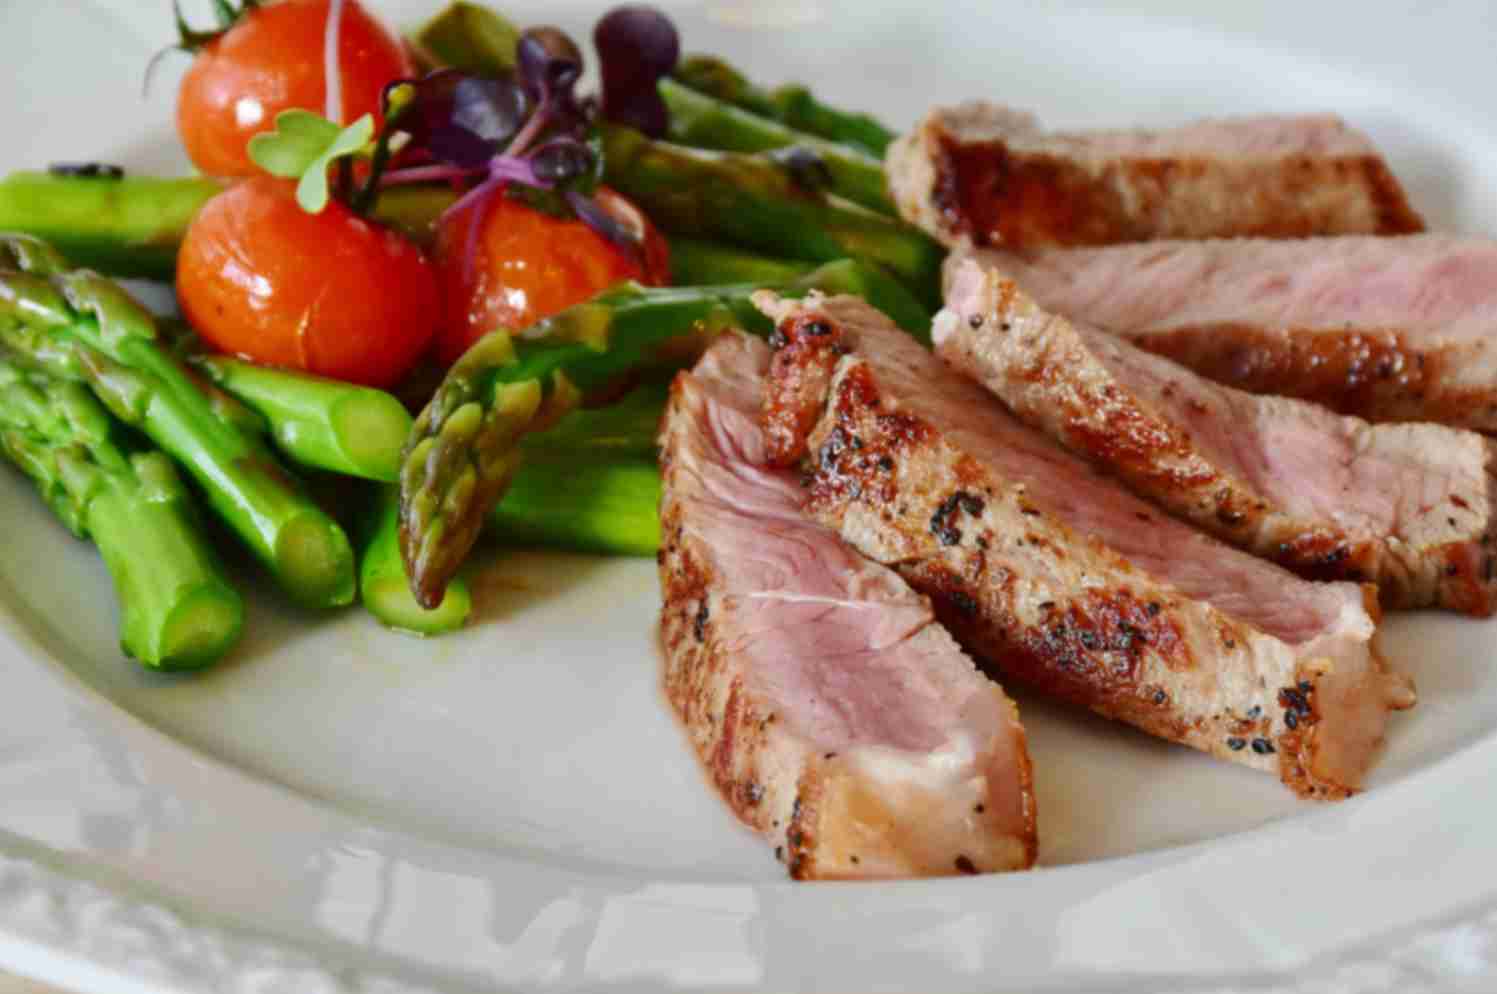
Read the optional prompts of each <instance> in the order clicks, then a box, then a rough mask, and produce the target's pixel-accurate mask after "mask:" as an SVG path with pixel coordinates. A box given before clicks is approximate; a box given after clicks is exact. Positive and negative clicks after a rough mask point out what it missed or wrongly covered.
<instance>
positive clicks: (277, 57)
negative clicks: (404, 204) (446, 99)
mask: <svg viewBox="0 0 1497 994" xmlns="http://www.w3.org/2000/svg"><path fill="white" fill-rule="evenodd" d="M328 6H329V0H285V2H283V3H273V4H268V5H266V6H263V7H256V8H254V9H252V10H250V11H248V12H247V13H245V15H244V16H243V17H242V18H241V19H240V20H239V22H238V23H237V24H235V25H234V26H233V27H232V28H230V29H229V30H228V31H226V32H225V33H224V34H223V35H222V36H221V37H219V38H217V39H216V40H214V41H212V42H210V43H209V44H208V45H207V46H205V47H204V48H203V50H202V51H201V52H199V53H198V56H197V58H196V59H195V60H194V61H193V64H192V67H191V68H190V69H188V71H187V75H186V77H184V78H183V80H182V88H181V90H180V91H179V93H178V95H177V131H178V133H179V134H180V135H181V136H182V144H183V145H185V146H186V147H187V154H188V156H189V157H190V158H191V159H192V161H193V164H194V165H196V166H197V167H198V168H199V169H201V170H202V171H203V172H205V173H207V174H209V175H210V176H250V175H253V174H254V173H256V172H257V171H258V170H257V168H256V166H255V164H254V163H253V162H251V161H250V158H249V155H248V153H247V152H246V151H245V146H246V145H247V144H248V143H249V140H250V138H251V137H252V136H253V135H255V134H258V133H259V132H261V131H268V130H270V129H271V127H273V126H274V124H275V117H276V115H277V114H279V113H280V112H281V111H283V110H288V109H290V108H293V107H300V108H303V109H306V110H310V111H313V112H315V113H318V114H323V113H326V105H327V79H326V73H325V72H324V70H323V66H324V59H323V46H324V44H325V36H326V31H327V19H328ZM338 38H339V48H338V65H339V68H340V76H341V86H342V93H343V111H342V122H341V123H344V124H350V123H352V122H353V121H355V120H357V119H358V118H359V117H362V116H363V115H364V114H374V115H375V117H376V118H378V117H379V110H380V93H381V91H382V90H383V89H384V87H385V85H386V84H387V83H389V82H390V81H391V80H395V79H400V78H403V77H409V76H414V75H415V67H414V66H413V65H412V64H411V60H410V57H409V56H408V55H407V54H406V50H405V47H404V46H403V45H402V44H401V42H400V39H399V37H398V36H396V35H394V34H392V33H391V32H390V31H388V30H386V29H385V27H384V26H383V25H382V24H380V23H379V21H377V20H375V19H374V18H373V17H372V16H370V14H369V13H368V12H367V11H366V10H365V9H364V8H363V6H361V5H360V4H359V3H358V2H357V0H346V3H345V5H344V8H343V17H342V20H341V21H340V22H339V34H338ZM376 123H377V122H376Z"/></svg>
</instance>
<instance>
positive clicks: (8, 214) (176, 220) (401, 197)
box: [0, 172, 456, 280]
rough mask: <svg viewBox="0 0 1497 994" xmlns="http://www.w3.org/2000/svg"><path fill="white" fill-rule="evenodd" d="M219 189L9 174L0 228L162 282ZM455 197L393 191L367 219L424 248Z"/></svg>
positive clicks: (139, 179) (201, 184)
mask: <svg viewBox="0 0 1497 994" xmlns="http://www.w3.org/2000/svg"><path fill="white" fill-rule="evenodd" d="M222 189H223V188H222V187H221V186H220V185H219V184H218V183H217V182H215V181H214V180H210V179H203V178H200V177H199V178H184V179H160V178H157V177H150V176H131V177H126V178H125V179H107V178H102V177H90V176H53V175H51V174H49V173H34V172H19V173H12V174H10V175H9V176H7V177H5V178H4V179H0V231H11V232H18V233H20V234H26V235H31V236H32V237H35V238H40V239H42V240H44V241H47V242H50V243H52V244H54V245H56V246H57V248H58V249H59V250H60V251H61V252H62V253H63V255H64V256H65V257H67V258H68V259H70V260H73V261H75V262H76V263H77V264H78V265H82V266H87V267H89V268H91V269H96V270H98V271H99V272H102V273H105V274H107V275H109V276H118V277H145V278H149V279H159V280H170V279H171V278H172V275H173V274H174V273H175V272H176V262H177V249H178V247H179V246H180V245H181V244H182V239H183V238H185V237H186V236H187V227H188V225H189V224H191V223H192V219H193V218H194V217H196V216H197V212H198V211H199V210H200V209H201V208H202V206H203V205H204V204H205V203H207V202H208V201H209V200H210V199H211V198H212V197H213V196H214V195H215V194H217V193H219V192H220V191H221V190H222ZM455 199H456V195H455V194H454V193H453V192H452V191H451V190H450V189H448V188H446V187H422V186H407V187H393V188H391V189H389V190H385V191H383V192H382V193H381V194H380V197H379V200H378V202H377V203H376V205H375V209H374V217H375V219H376V220H378V221H380V222H381V223H384V224H387V225H389V226H390V227H392V228H394V229H395V230H397V231H399V232H401V233H402V234H405V235H407V236H409V237H410V238H412V239H413V240H415V241H417V242H418V243H421V244H427V243H429V242H430V241H431V239H432V236H433V233H434V225H435V223H436V219H437V218H438V217H439V216H440V215H441V213H442V211H444V210H446V209H447V208H448V207H450V206H451V205H452V203H453V202H454V200H455Z"/></svg>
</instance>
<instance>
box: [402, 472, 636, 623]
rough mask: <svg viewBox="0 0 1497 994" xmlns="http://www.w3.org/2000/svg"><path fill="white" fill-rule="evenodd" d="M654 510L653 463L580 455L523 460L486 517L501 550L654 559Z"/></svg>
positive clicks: (490, 532) (407, 591) (448, 594)
mask: <svg viewBox="0 0 1497 994" xmlns="http://www.w3.org/2000/svg"><path fill="white" fill-rule="evenodd" d="M659 508H660V470H659V469H658V468H657V467H656V466H655V461H654V460H653V459H647V458H643V457H641V456H617V455H612V454H603V455H596V454H593V453H591V452H588V451H587V450H581V451H579V452H578V453H577V454H576V458H573V459H563V458H558V457H556V456H541V457H532V456H530V455H529V454H528V453H527V457H526V460H525V463H524V465H523V466H521V467H520V470H519V472H517V473H516V474H515V478H514V480H513V481H511V483H510V485H509V489H508V490H506V491H505V493H504V499H503V500H501V501H500V502H499V504H498V505H497V506H496V507H495V508H494V510H493V511H491V512H490V513H489V520H488V529H487V530H488V533H489V534H490V535H492V536H494V537H495V538H496V539H498V540H499V541H501V542H503V543H505V544H507V545H522V546H544V547H546V548H552V549H569V550H571V551H573V552H590V553H594V554H597V555H604V556H653V555H654V554H655V550H656V549H658V548H660V513H659ZM403 578H404V574H403V573H402V579H403ZM406 596H407V597H409V596H410V591H409V587H407V588H406ZM447 596H448V597H449V598H450V597H451V596H452V587H451V586H449V587H448V588H447ZM444 603H445V602H444Z"/></svg>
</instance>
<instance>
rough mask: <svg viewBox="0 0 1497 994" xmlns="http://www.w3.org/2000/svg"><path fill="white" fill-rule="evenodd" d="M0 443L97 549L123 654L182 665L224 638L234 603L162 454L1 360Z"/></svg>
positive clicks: (238, 605) (237, 622) (79, 396)
mask: <svg viewBox="0 0 1497 994" xmlns="http://www.w3.org/2000/svg"><path fill="white" fill-rule="evenodd" d="M0 450H3V451H4V453H5V454H6V455H7V456H8V457H9V458H10V459H11V461H12V462H14V463H15V464H16V465H17V466H19V467H21V469H22V470H24V471H25V472H26V474H27V475H28V476H30V477H31V478H32V480H34V481H35V483H36V485H37V488H38V489H39V490H40V491H41V493H42V495H43V497H44V498H45V499H46V501H47V503H48V504H49V505H51V507H52V508H53V510H54V511H56V512H57V514H58V517H60V518H61V519H62V521H63V523H64V524H66V525H67V526H68V528H69V530H71V531H72V532H73V533H74V534H75V535H78V536H79V537H80V538H89V539H92V540H93V542H94V544H95V545H96V546H98V548H99V552H100V554H101V555H102V556H103V557H104V563H105V565H106V566H107V567H108V569H109V573H110V576H111V577H112V578H113V580H114V587H115V594H116V596H117V597H118V599H119V605H120V645H121V647H122V648H123V650H124V652H125V654H126V655H127V656H130V657H131V658H133V659H136V660H138V661H139V662H140V663H142V664H143V665H145V666H149V667H152V668H156V669H163V670H177V669H189V668H193V667H198V666H204V665H206V664H208V663H211V662H213V661H214V660H216V659H218V658H219V657H220V656H222V655H223V654H224V653H225V652H227V651H228V649H229V647H230V646H232V645H233V644H234V642H235V641H236V640H237V639H238V637H239V632H240V628H241V626H242V624H243V619H244V603H243V601H242V600H241V599H240V597H239V594H238V592H237V591H235V590H234V588H233V587H232V586H230V585H229V582H228V581H227V580H226V579H224V577H223V574H222V572H221V571H220V570H219V567H218V563H217V560H216V559H215V557H214V555H213V552H212V550H211V549H210V548H209V546H208V544H207V543H206V542H205V541H204V540H203V538H202V536H201V535H200V534H199V533H198V531H197V528H196V527H195V525H194V523H193V513H192V507H191V498H190V497H189V496H188V494H187V490H186V488H185V487H183V486H182V483H181V480H179V479H178V477H177V474H176V470H175V469H173V468H172V464H171V460H169V459H167V458H166V456H164V455H162V454H161V453H159V452H148V451H147V452H140V451H131V450H130V449H129V448H128V447H127V446H126V445H125V444H124V443H122V442H121V440H120V438H119V432H118V431H117V430H116V427H115V424H114V422H113V420H112V419H111V418H110V417H109V414H108V413H107V412H106V411H105V410H104V409H103V408H102V407H101V406H100V405H99V403H98V401H96V400H95V399H94V398H93V396H92V395H91V394H90V393H89V392H88V389H87V388H86V387H84V386H82V385H81V384H77V383H66V382H60V381H56V380H52V379H51V378H49V377H46V376H45V375H43V374H39V373H34V372H29V371H25V370H22V369H20V368H19V367H18V366H17V365H16V364H15V363H13V362H11V361H9V360H0Z"/></svg>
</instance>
